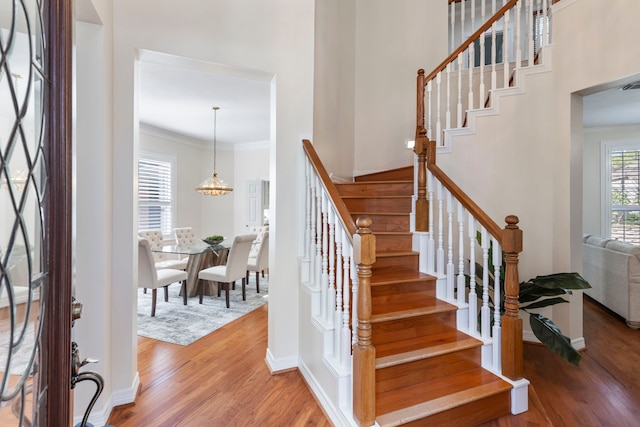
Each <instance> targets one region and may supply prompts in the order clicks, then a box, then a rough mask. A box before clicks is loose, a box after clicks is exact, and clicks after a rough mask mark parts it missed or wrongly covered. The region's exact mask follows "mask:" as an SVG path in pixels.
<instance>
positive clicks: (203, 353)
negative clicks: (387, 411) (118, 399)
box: [109, 305, 331, 427]
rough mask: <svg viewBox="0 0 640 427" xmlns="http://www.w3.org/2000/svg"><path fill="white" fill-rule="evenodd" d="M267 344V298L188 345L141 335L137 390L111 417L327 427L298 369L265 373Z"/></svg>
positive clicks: (136, 424) (133, 426) (124, 421)
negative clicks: (259, 304) (264, 303)
mask: <svg viewBox="0 0 640 427" xmlns="http://www.w3.org/2000/svg"><path fill="white" fill-rule="evenodd" d="M266 348H267V305H265V306H263V307H261V308H258V309H256V310H254V311H252V312H251V313H249V314H247V315H246V316H244V317H242V318H240V319H238V320H236V321H235V322H232V323H230V324H228V325H226V326H224V327H223V328H221V329H218V330H217V331H215V332H213V333H211V334H209V335H207V336H206V337H204V338H202V339H200V340H198V341H196V342H195V343H193V344H191V345H189V346H185V347H183V346H180V345H176V344H169V343H165V342H162V341H156V340H153V339H150V338H143V337H139V338H138V370H139V372H140V381H141V387H140V395H139V396H138V398H137V399H136V403H135V404H133V405H128V406H124V407H118V408H115V409H114V410H113V412H112V413H111V417H110V418H109V424H112V425H114V426H117V427H140V426H153V427H164V426H167V427H168V426H185V427H187V426H188V427H200V426H203V427H205V426H206V427H209V426H225V427H231V426H253V425H261V426H304V425H310V426H330V425H331V423H330V422H329V421H328V420H327V418H326V416H325V415H324V413H323V412H322V409H321V408H320V406H319V405H318V403H317V402H316V400H315V399H314V397H313V395H312V394H311V392H310V391H309V389H308V388H307V385H306V383H305V382H304V380H303V378H302V375H301V374H300V373H299V372H298V371H295V370H294V371H289V372H286V373H282V374H278V375H271V373H270V372H269V369H268V368H267V365H266V363H265V361H264V357H265V352H266Z"/></svg>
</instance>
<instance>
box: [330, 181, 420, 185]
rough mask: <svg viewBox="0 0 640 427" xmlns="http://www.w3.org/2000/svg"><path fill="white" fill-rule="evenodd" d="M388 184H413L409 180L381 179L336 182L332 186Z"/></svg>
mask: <svg viewBox="0 0 640 427" xmlns="http://www.w3.org/2000/svg"><path fill="white" fill-rule="evenodd" d="M389 183H403V184H408V183H411V184H413V180H411V179H383V180H379V181H349V182H336V183H334V184H336V186H340V185H354V184H355V185H369V184H389Z"/></svg>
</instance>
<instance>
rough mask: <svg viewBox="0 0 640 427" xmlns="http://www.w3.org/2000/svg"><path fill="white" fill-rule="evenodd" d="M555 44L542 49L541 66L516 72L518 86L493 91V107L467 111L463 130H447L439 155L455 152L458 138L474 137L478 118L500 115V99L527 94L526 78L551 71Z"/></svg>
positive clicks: (438, 148)
mask: <svg viewBox="0 0 640 427" xmlns="http://www.w3.org/2000/svg"><path fill="white" fill-rule="evenodd" d="M552 50H553V44H549V45H547V46H544V47H543V48H541V49H540V53H541V54H540V56H539V59H540V64H538V65H534V66H533V67H526V68H520V69H517V70H515V81H516V82H518V83H517V86H514V87H507V88H500V89H495V90H493V91H491V107H489V108H480V109H473V110H468V111H467V126H466V127H463V128H455V129H445V130H444V144H443V145H442V146H440V147H436V150H437V153H438V154H444V153H451V152H452V150H453V145H452V144H453V140H454V138H455V137H456V136H465V135H473V134H475V133H476V131H475V128H476V118H478V117H482V116H495V115H497V114H500V98H501V97H503V96H514V95H520V94H523V93H525V84H526V83H525V82H526V78H525V77H526V76H528V75H530V74H531V75H532V74H540V73H546V72H550V71H551V57H552Z"/></svg>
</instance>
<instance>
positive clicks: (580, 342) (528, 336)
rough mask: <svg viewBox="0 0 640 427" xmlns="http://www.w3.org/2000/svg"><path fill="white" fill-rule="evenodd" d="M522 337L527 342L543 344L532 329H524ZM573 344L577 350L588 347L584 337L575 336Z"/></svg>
mask: <svg viewBox="0 0 640 427" xmlns="http://www.w3.org/2000/svg"><path fill="white" fill-rule="evenodd" d="M522 339H523V340H524V341H526V342H534V343H538V344H542V343H541V342H540V340H539V339H538V338H537V337H536V336H535V335H534V334H533V332H531V331H524V332H523V333H522ZM571 345H572V346H573V348H575V349H576V350H582V349H584V348H586V344H585V341H584V337H579V338H574V339H572V340H571Z"/></svg>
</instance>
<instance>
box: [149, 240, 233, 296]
mask: <svg viewBox="0 0 640 427" xmlns="http://www.w3.org/2000/svg"><path fill="white" fill-rule="evenodd" d="M230 247H231V246H230V245H227V244H225V243H224V242H221V243H218V244H214V245H212V244H208V243H205V242H204V241H203V242H196V243H193V244H190V245H166V246H163V247H161V248H156V249H152V252H162V253H164V254H174V255H177V256H188V257H189V260H188V261H187V283H186V286H185V289H186V292H185V294H183V293H182V291H180V295H182V297H183V301H184V305H187V297H194V296H196V295H198V273H200V271H201V270H204V269H205V268H209V267H212V266H215V265H223V264H226V263H227V256H228V255H229V248H230ZM203 287H204V294H205V295H218V282H212V281H209V280H203Z"/></svg>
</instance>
